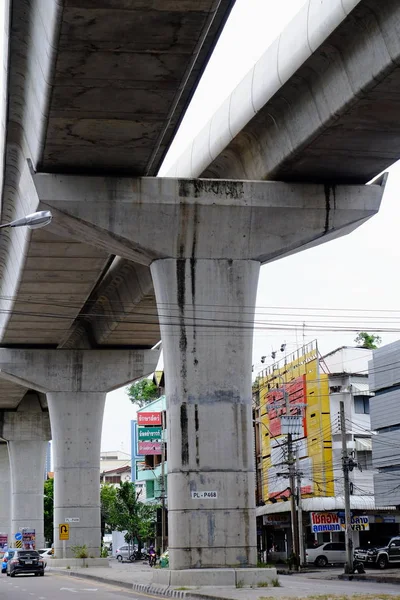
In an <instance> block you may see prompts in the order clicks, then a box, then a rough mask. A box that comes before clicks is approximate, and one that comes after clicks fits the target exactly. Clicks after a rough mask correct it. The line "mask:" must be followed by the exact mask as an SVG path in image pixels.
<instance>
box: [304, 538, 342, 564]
mask: <svg viewBox="0 0 400 600" xmlns="http://www.w3.org/2000/svg"><path fill="white" fill-rule="evenodd" d="M306 562H307V563H308V564H310V563H311V564H314V565H316V566H317V567H326V566H327V565H336V564H342V565H343V564H344V563H345V562H346V545H345V544H344V543H342V542H326V543H325V544H320V545H319V546H317V547H316V548H307V550H306Z"/></svg>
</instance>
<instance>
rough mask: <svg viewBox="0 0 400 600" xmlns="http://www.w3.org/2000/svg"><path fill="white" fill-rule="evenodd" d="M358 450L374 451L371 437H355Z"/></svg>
mask: <svg viewBox="0 0 400 600" xmlns="http://www.w3.org/2000/svg"><path fill="white" fill-rule="evenodd" d="M354 441H355V443H356V450H358V451H359V452H372V440H371V438H355V440H354Z"/></svg>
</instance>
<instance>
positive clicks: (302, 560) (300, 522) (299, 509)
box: [296, 447, 306, 566]
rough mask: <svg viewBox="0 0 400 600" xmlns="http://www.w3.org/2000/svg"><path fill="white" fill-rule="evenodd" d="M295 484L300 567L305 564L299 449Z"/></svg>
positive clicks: (297, 451)
mask: <svg viewBox="0 0 400 600" xmlns="http://www.w3.org/2000/svg"><path fill="white" fill-rule="evenodd" d="M296 482H297V522H298V527H299V557H300V566H303V565H304V564H305V562H306V561H305V554H304V539H303V509H302V506H301V472H300V458H299V448H298V447H297V448H296Z"/></svg>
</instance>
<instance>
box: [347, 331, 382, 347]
mask: <svg viewBox="0 0 400 600" xmlns="http://www.w3.org/2000/svg"><path fill="white" fill-rule="evenodd" d="M354 341H355V343H356V344H357V346H358V347H359V348H369V349H370V350H375V349H376V348H377V347H378V346H379V344H380V343H381V342H382V338H381V337H380V336H379V335H374V334H373V333H367V332H366V331H360V333H359V334H358V336H357V337H356V339H355V340H354Z"/></svg>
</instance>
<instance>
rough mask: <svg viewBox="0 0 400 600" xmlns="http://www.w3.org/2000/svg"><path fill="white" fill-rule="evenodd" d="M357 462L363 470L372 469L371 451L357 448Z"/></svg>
mask: <svg viewBox="0 0 400 600" xmlns="http://www.w3.org/2000/svg"><path fill="white" fill-rule="evenodd" d="M357 464H358V466H360V467H361V468H362V470H363V471H368V470H370V469H372V452H370V451H369V450H357Z"/></svg>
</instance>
